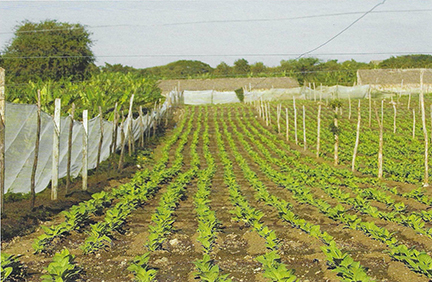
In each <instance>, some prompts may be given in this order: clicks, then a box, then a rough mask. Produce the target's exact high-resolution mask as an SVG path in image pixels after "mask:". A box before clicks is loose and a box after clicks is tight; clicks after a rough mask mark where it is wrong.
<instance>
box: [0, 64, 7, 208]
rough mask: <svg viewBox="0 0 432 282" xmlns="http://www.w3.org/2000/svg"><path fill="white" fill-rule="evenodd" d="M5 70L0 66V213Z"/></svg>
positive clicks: (2, 191) (0, 202)
mask: <svg viewBox="0 0 432 282" xmlns="http://www.w3.org/2000/svg"><path fill="white" fill-rule="evenodd" d="M5 114H6V103H5V70H4V69H3V68H0V205H1V208H0V210H1V213H2V214H3V211H4V193H5V150H6V145H5V131H6V125H5Z"/></svg>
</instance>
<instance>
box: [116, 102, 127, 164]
mask: <svg viewBox="0 0 432 282" xmlns="http://www.w3.org/2000/svg"><path fill="white" fill-rule="evenodd" d="M125 130H127V126H126V125H125V117H124V114H123V111H122V122H121V124H120V136H121V149H120V158H119V163H118V170H119V171H120V170H121V169H122V168H123V158H124V151H125V145H126V144H125V143H126V140H125V139H126V136H125Z"/></svg>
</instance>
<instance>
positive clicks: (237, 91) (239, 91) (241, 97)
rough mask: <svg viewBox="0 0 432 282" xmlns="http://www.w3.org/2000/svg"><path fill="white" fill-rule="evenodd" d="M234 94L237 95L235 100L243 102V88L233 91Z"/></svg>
mask: <svg viewBox="0 0 432 282" xmlns="http://www.w3.org/2000/svg"><path fill="white" fill-rule="evenodd" d="M234 91H235V94H236V95H237V98H238V99H239V100H240V102H241V103H243V102H244V92H243V88H239V89H236V90H234Z"/></svg>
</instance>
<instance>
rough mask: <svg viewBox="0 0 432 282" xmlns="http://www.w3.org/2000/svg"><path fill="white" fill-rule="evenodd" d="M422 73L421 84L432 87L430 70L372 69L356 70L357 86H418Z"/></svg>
mask: <svg viewBox="0 0 432 282" xmlns="http://www.w3.org/2000/svg"><path fill="white" fill-rule="evenodd" d="M421 71H423V84H429V85H432V69H374V70H358V71H357V84H358V85H383V86H384V85H399V86H404V85H405V86H408V85H409V86H414V87H418V86H420V74H421Z"/></svg>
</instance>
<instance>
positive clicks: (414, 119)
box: [412, 108, 416, 139]
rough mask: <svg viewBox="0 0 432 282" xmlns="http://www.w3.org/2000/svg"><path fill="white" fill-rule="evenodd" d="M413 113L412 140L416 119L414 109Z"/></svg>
mask: <svg viewBox="0 0 432 282" xmlns="http://www.w3.org/2000/svg"><path fill="white" fill-rule="evenodd" d="M412 113H413V128H412V138H413V139H414V138H415V128H416V117H415V109H414V108H413V109H412Z"/></svg>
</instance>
